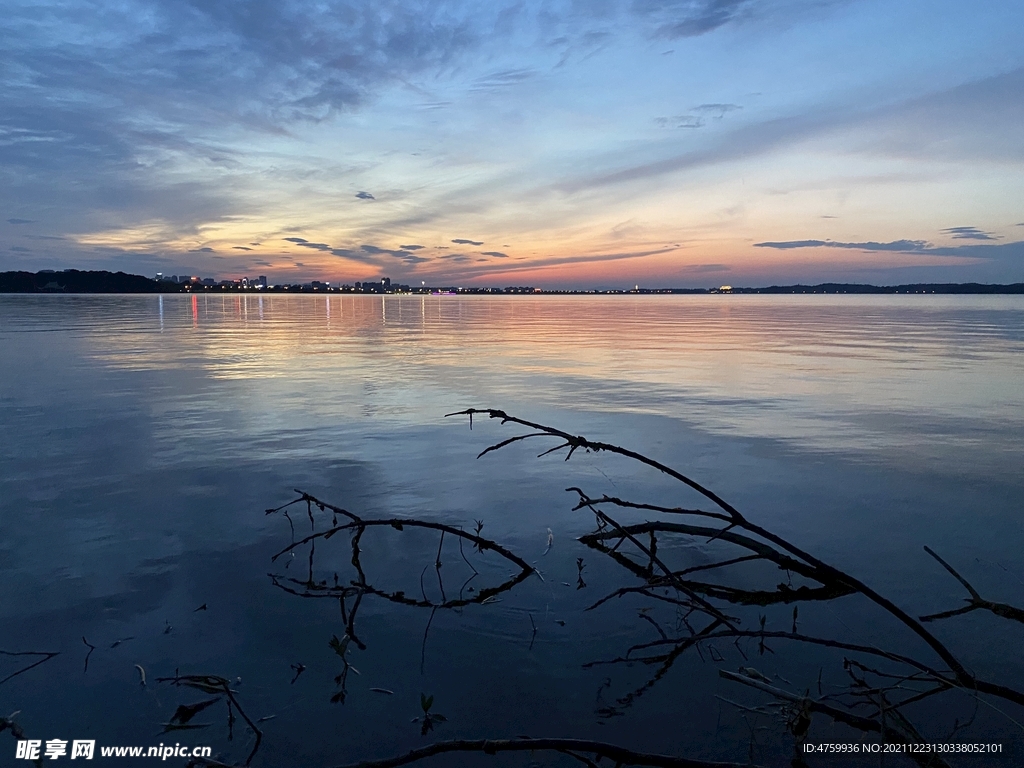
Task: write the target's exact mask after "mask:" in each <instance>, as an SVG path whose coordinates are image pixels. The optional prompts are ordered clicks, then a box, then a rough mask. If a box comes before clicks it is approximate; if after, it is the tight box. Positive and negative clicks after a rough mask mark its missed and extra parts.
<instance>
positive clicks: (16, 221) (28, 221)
mask: <svg viewBox="0 0 1024 768" xmlns="http://www.w3.org/2000/svg"><path fill="white" fill-rule="evenodd" d="M7 223H8V224H35V223H36V222H35V219H8V220H7Z"/></svg>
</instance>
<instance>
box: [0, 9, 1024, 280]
mask: <svg viewBox="0 0 1024 768" xmlns="http://www.w3.org/2000/svg"><path fill="white" fill-rule="evenodd" d="M2 8H3V10H2V12H0V36H2V41H3V42H2V55H0V79H2V86H0V174H2V176H0V270H10V269H26V270H32V271H35V270H38V269H64V268H68V267H75V268H79V269H111V270H124V271H126V272H133V273H137V274H145V275H149V276H152V275H153V274H155V273H156V272H158V271H159V272H164V273H165V274H193V275H199V276H204V277H205V276H211V277H216V278H218V279H224V278H235V277H241V276H243V275H248V276H253V275H257V274H265V275H267V276H268V277H269V278H270V280H271V282H298V281H302V280H308V279H311V278H312V279H317V278H319V279H325V280H331V281H341V282H353V281H356V280H363V279H375V278H379V277H381V276H383V275H388V276H390V277H391V278H392V280H394V281H398V282H407V283H414V284H416V285H418V284H419V283H420V281H425V282H426V283H427V284H428V285H430V284H435V285H437V284H446V285H457V284H464V285H473V284H476V285H497V286H505V285H537V286H544V287H581V288H586V287H617V286H627V285H628V286H630V287H631V286H632V285H633V284H637V283H639V284H641V285H646V286H652V287H654V286H679V287H688V286H695V287H708V286H714V285H719V284H723V283H729V284H733V285H767V284H771V283H795V282H804V283H808V282H822V281H830V280H834V281H844V282H871V283H876V284H894V283H902V282H918V281H934V282H963V281H980V282H1002V283H1005V282H1019V281H1024V45H1022V44H1021V32H1022V30H1024V3H1022V2H1020V0H1009V1H1005V2H1002V1H999V0H993V1H991V2H988V1H986V2H980V3H979V2H960V1H957V0H930V1H929V2H912V1H906V2H904V1H894V0H886V1H884V2H879V1H877V0H818V1H811V0H774V1H772V0H766V1H764V2H759V1H758V0H588V1H585V2H584V1H582V0H580V1H579V2H573V1H572V0H565V1H562V2H558V1H556V2H502V1H500V0H496V1H495V2H468V1H467V2H459V1H457V0H452V1H449V2H444V1H440V0H438V1H434V0H419V1H415V0H378V1H377V2H372V3H371V2H368V1H363V0H359V1H352V2H337V1H335V0H322V1H321V2H316V3H314V2H302V3H297V2H289V1H288V0H274V2H265V1H263V0H256V1H254V2H230V1H229V0H202V1H201V2H200V1H197V2H188V1H186V0H150V1H148V2H146V1H140V0H122V1H121V2H116V3H111V2H107V1H104V2H88V1H87V0H67V1H62V2H47V1H46V0H42V1H40V0H33V1H32V2H20V1H19V0H3V3H2Z"/></svg>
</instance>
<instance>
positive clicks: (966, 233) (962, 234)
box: [942, 227, 999, 240]
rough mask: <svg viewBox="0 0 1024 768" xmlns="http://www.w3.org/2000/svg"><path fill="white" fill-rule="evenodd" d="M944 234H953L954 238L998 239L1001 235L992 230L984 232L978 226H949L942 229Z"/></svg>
mask: <svg viewBox="0 0 1024 768" xmlns="http://www.w3.org/2000/svg"><path fill="white" fill-rule="evenodd" d="M942 232H943V234H946V235H949V236H951V237H952V238H953V239H954V240H998V239H999V237H998V236H996V235H993V234H992V233H991V232H983V231H982V230H980V229H978V228H977V227H947V228H946V229H944V230H942Z"/></svg>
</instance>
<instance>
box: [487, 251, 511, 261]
mask: <svg viewBox="0 0 1024 768" xmlns="http://www.w3.org/2000/svg"><path fill="white" fill-rule="evenodd" d="M481 253H482V255H484V256H493V257H494V258H496V259H507V258H508V254H507V253H502V252H501V251H482V252H481Z"/></svg>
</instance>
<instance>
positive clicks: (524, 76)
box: [469, 69, 534, 93]
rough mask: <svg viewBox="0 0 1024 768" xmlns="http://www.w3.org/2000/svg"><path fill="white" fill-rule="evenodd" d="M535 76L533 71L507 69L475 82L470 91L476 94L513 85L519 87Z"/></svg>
mask: <svg viewBox="0 0 1024 768" xmlns="http://www.w3.org/2000/svg"><path fill="white" fill-rule="evenodd" d="M533 75H534V71H533V70H532V69H507V70H504V71H501V72H492V73H490V74H488V75H484V76H483V77H479V78H477V79H476V80H475V81H473V84H472V86H470V89H469V90H470V91H471V92H475V93H479V92H481V91H495V90H501V89H505V88H508V87H510V86H513V85H519V84H520V83H522V82H524V81H526V80H529V79H530V78H531V77H533Z"/></svg>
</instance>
